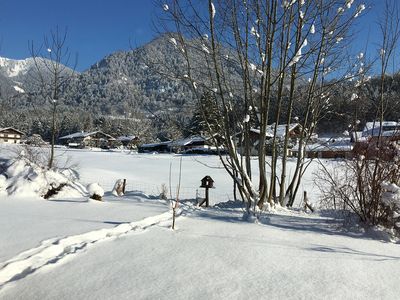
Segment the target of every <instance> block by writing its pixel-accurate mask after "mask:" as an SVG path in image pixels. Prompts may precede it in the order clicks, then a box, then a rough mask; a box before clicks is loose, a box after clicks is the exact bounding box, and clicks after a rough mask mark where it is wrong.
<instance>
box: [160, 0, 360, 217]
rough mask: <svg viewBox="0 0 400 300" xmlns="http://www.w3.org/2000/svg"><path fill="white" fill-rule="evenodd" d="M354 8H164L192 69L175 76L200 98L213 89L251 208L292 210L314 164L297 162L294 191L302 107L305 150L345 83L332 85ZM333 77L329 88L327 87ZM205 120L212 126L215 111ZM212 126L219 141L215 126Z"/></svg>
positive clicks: (274, 2)
mask: <svg viewBox="0 0 400 300" xmlns="http://www.w3.org/2000/svg"><path fill="white" fill-rule="evenodd" d="M352 5H353V1H347V2H346V3H345V4H343V3H339V2H338V1H335V0H319V1H305V0H301V1H281V0H269V1H259V0H251V1H239V0H230V1H222V0H221V1H211V0H209V1H208V2H207V5H205V3H203V2H198V1H192V0H185V1H176V0H175V1H168V2H167V3H161V2H160V7H162V8H163V10H164V12H163V14H162V15H161V17H160V19H161V26H163V27H162V28H163V30H164V31H165V32H167V34H169V39H170V41H171V44H172V45H173V46H174V48H175V50H176V52H175V53H174V54H173V55H178V53H179V55H180V56H182V57H183V58H184V61H185V63H186V70H185V71H184V73H182V72H181V73H179V72H176V71H175V72H174V71H173V70H171V74H173V76H175V77H177V78H181V79H182V80H183V81H185V82H187V83H188V84H189V85H191V86H192V89H193V91H194V93H195V95H197V96H198V98H199V99H200V97H202V96H203V95H204V93H205V92H208V93H212V94H213V95H214V97H213V99H214V105H213V106H214V107H215V108H217V110H218V112H219V114H218V115H219V118H218V124H219V127H218V134H220V135H221V136H222V137H223V138H224V141H225V142H224V146H225V148H226V150H227V152H228V156H222V155H221V156H220V159H221V161H222V162H223V164H224V166H225V168H226V170H227V172H228V174H229V175H230V176H231V177H232V179H233V180H234V181H235V182H236V183H237V186H238V191H239V193H240V195H241V197H242V199H243V200H244V201H245V202H246V203H247V209H248V210H250V209H251V208H252V207H253V208H254V209H256V207H257V206H258V207H259V208H262V207H263V206H264V204H265V203H266V202H269V203H270V205H274V204H275V202H280V203H281V204H285V201H284V200H285V193H286V194H287V195H290V197H291V200H293V199H294V197H295V195H296V192H297V189H298V186H299V184H300V180H301V176H302V175H303V173H304V170H305V166H304V164H305V163H304V157H303V156H301V157H299V158H298V162H297V165H296V171H295V174H294V176H293V178H291V180H290V181H289V182H290V184H289V187H288V188H286V185H287V183H286V182H287V180H288V178H287V170H286V160H287V155H288V149H289V144H290V139H289V125H290V123H291V122H292V118H293V110H294V108H295V106H296V105H297V102H298V101H300V100H304V99H305V100H306V103H307V105H306V110H305V115H304V116H302V125H303V129H302V137H301V145H300V147H304V146H305V143H306V141H307V139H308V138H309V137H310V136H311V134H312V132H313V130H314V129H315V127H316V123H317V121H318V119H319V114H320V113H322V112H323V110H324V105H323V103H324V102H325V101H326V99H324V97H327V96H326V94H327V91H328V90H329V86H333V85H334V83H335V82H338V81H339V80H333V79H335V76H336V77H342V76H343V73H344V72H343V70H341V69H340V68H339V67H338V63H339V62H340V61H341V60H342V59H343V57H344V55H345V51H343V48H344V45H345V43H344V41H345V40H346V38H348V37H349V30H350V28H351V25H352V23H353V22H354V20H355V18H356V17H358V15H359V14H360V13H361V12H362V10H363V9H364V8H365V7H364V6H355V4H354V5H353V6H354V7H355V8H354V7H352ZM171 32H173V33H171ZM171 55H172V54H171ZM232 70H235V71H236V73H235V74H236V76H232ZM332 73H334V74H335V76H334V75H331V74H332ZM308 78H309V80H308ZM326 78H329V79H330V80H329V82H330V85H327V84H325V81H327V80H326ZM273 112H275V113H273ZM204 116H205V118H204V119H205V120H206V121H207V117H206V112H204ZM281 120H284V121H283V122H284V124H286V129H285V134H284V135H283V138H282V137H280V139H281V141H280V143H281V144H282V145H283V146H282V147H283V150H282V153H278V151H277V144H278V132H277V125H278V124H279V122H280V121H281ZM271 121H274V123H275V125H273V126H272V132H273V133H272V138H273V139H272V141H273V142H272V160H271V163H269V161H268V159H267V158H266V139H267V135H270V132H269V124H270V122H271ZM206 123H208V128H209V129H210V134H211V135H213V136H214V134H215V133H216V132H215V125H214V124H210V123H209V122H206ZM254 127H256V128H254ZM254 129H257V130H256V131H258V132H259V138H258V140H257V141H256V144H257V147H258V171H259V174H260V175H259V178H258V180H257V181H258V188H256V187H255V185H254V183H253V182H254V180H255V178H254V176H253V173H254V172H252V168H254V166H252V165H251V148H252V147H253V146H255V145H254V144H252V143H254V141H252V139H251V135H252V134H253V133H254V132H255V131H254ZM300 153H303V152H302V151H300ZM280 154H281V155H282V159H281V171H280V176H278V170H279V168H278V163H277V162H278V155H280ZM268 167H269V170H268ZM268 173H270V176H268V175H267V174H268ZM268 177H269V179H270V180H269V182H268ZM276 187H279V188H278V189H277V188H276ZM277 194H278V195H277ZM291 203H292V201H291Z"/></svg>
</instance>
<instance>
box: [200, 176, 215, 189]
mask: <svg viewBox="0 0 400 300" xmlns="http://www.w3.org/2000/svg"><path fill="white" fill-rule="evenodd" d="M200 187H201V188H207V189H208V188H213V187H214V180H213V179H212V178H211V177H210V176H205V177H204V178H203V179H202V180H201V186H200Z"/></svg>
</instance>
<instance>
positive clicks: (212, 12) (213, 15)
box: [211, 2, 216, 19]
mask: <svg viewBox="0 0 400 300" xmlns="http://www.w3.org/2000/svg"><path fill="white" fill-rule="evenodd" d="M215 13H216V10H215V6H214V3H212V2H211V16H212V18H213V19H214V18H215Z"/></svg>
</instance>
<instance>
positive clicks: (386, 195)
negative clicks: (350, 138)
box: [316, 147, 400, 235]
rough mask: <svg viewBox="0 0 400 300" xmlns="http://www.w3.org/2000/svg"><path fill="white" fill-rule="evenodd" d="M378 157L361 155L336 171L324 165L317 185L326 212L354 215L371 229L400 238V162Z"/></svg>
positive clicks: (382, 154) (336, 166)
mask: <svg viewBox="0 0 400 300" xmlns="http://www.w3.org/2000/svg"><path fill="white" fill-rule="evenodd" d="M381 149H386V148H384V147H381ZM377 153H378V154H379V155H376V156H371V155H370V157H368V156H367V154H368V153H366V154H363V153H360V154H359V155H356V156H355V157H354V159H353V160H347V161H344V162H341V163H340V164H339V165H335V167H332V168H329V167H327V166H326V165H324V164H321V172H319V173H318V174H317V180H316V183H317V185H318V186H319V188H320V190H321V192H322V202H323V203H324V206H325V207H326V208H332V209H336V210H342V211H351V212H353V213H355V214H356V215H357V216H358V217H359V219H360V220H361V221H362V222H363V223H365V224H367V225H373V226H376V225H381V226H384V227H386V228H388V229H394V230H395V231H397V234H399V235H400V226H399V225H400V219H399V216H400V188H399V186H398V185H399V183H400V158H399V156H398V154H397V155H395V156H394V157H392V156H391V157H390V159H388V157H387V153H388V152H385V151H377Z"/></svg>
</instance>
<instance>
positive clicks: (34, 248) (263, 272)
mask: <svg viewBox="0 0 400 300" xmlns="http://www.w3.org/2000/svg"><path fill="white" fill-rule="evenodd" d="M8 150H9V149H7V148H1V153H0V158H2V157H8V156H9V155H10V154H9V152H8ZM57 154H58V156H59V157H58V160H59V161H60V164H64V162H65V161H66V160H68V161H69V162H68V163H69V164H70V163H71V162H72V163H76V164H77V165H78V172H79V175H80V180H81V182H82V183H84V184H88V183H92V182H98V183H99V184H100V185H101V186H102V187H103V188H104V189H105V192H106V193H105V197H104V202H98V201H94V200H88V198H87V197H84V196H81V197H77V198H76V197H75V198H71V197H58V198H57V199H54V200H43V199H37V198H29V197H25V198H24V197H22V198H11V197H2V198H0V244H1V248H0V299H57V298H59V299H171V298H174V299H260V298H261V299H286V298H287V299H321V298H322V299H350V298H353V299H354V298H355V299H397V298H398V295H399V293H400V285H399V284H398V278H399V277H400V250H399V245H398V244H393V243H387V242H384V241H381V240H379V238H377V237H376V236H375V238H372V237H371V235H370V234H366V233H363V232H361V231H351V230H347V231H345V230H343V229H342V227H341V220H338V219H334V218H332V216H331V215H328V214H326V213H325V212H320V213H315V214H307V213H304V212H302V211H300V210H299V209H295V210H290V211H289V210H286V209H279V210H278V211H277V212H275V213H273V214H265V215H263V217H262V218H261V219H260V221H259V222H258V223H250V222H244V221H243V220H242V213H243V212H242V209H241V207H240V204H235V203H232V202H228V203H226V201H228V200H232V191H231V190H232V182H231V180H229V178H227V176H226V175H225V172H224V170H223V169H221V165H220V163H219V161H218V159H217V158H216V157H213V156H182V189H181V198H182V199H189V200H185V201H183V202H182V204H181V206H180V210H181V214H180V216H179V217H178V219H177V229H176V230H175V231H173V230H171V229H170V226H171V216H172V215H171V212H170V207H169V204H168V203H167V202H166V201H162V200H159V199H157V197H155V196H156V195H158V194H159V193H160V191H161V185H162V184H166V185H167V187H168V186H169V173H170V169H171V173H172V176H171V181H172V184H171V185H172V186H173V192H172V196H174V195H175V187H176V185H177V181H178V172H179V171H178V170H179V163H180V159H181V156H176V155H151V154H136V153H129V152H102V151H90V150H68V151H66V150H63V149H59V150H58V151H57ZM67 158H68V159H67ZM256 163H257V161H254V164H256ZM329 163H334V162H329ZM316 168H317V166H311V167H310V168H309V172H308V174H307V177H306V179H305V181H304V185H303V186H302V190H307V191H308V192H309V195H310V198H311V199H312V201H313V202H314V203H317V201H318V199H317V191H316V190H315V187H314V184H313V179H312V172H313V171H315V170H316ZM205 175H210V176H211V177H212V178H213V179H214V180H215V185H216V188H215V189H213V190H211V191H210V196H211V204H215V206H213V207H210V208H208V209H205V208H198V207H196V206H195V198H196V197H197V195H199V196H200V197H203V193H204V190H202V189H199V185H200V179H201V178H202V177H204V176H205ZM121 178H125V179H127V193H126V195H125V196H123V197H115V196H113V195H112V194H111V189H112V187H113V185H114V183H115V181H116V180H117V179H121ZM190 199H191V200H190Z"/></svg>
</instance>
